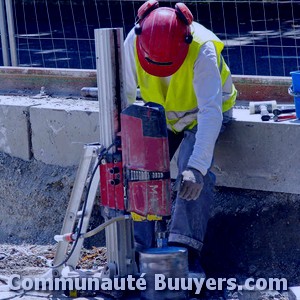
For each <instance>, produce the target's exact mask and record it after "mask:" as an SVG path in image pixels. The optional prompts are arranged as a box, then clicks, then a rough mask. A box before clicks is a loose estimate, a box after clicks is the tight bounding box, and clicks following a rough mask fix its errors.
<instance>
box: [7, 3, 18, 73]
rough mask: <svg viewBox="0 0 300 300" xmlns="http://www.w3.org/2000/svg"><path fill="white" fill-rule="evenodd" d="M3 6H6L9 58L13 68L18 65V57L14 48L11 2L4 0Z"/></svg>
mask: <svg viewBox="0 0 300 300" xmlns="http://www.w3.org/2000/svg"><path fill="white" fill-rule="evenodd" d="M5 4H6V16H7V27H8V37H9V49H10V58H11V64H12V66H14V67H15V66H17V65H18V57H17V48H16V40H15V23H14V14H13V7H12V0H5Z"/></svg>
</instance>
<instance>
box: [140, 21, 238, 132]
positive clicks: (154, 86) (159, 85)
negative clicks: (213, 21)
mask: <svg viewBox="0 0 300 300" xmlns="http://www.w3.org/2000/svg"><path fill="white" fill-rule="evenodd" d="M192 28H193V29H194V31H193V41H192V43H191V44H190V46H189V51H188V54H187V57H186V59H185V61H184V62H183V64H182V65H181V67H180V68H179V69H178V70H177V71H176V72H175V73H174V74H173V75H172V77H171V79H170V83H169V85H168V86H166V84H165V83H164V81H162V80H161V79H160V78H159V77H156V76H152V75H150V74H149V73H147V72H145V71H144V70H143V68H142V67H141V65H140V63H139V60H138V57H137V53H136V47H135V60H136V69H137V80H138V86H139V87H140V92H141V96H142V98H143V99H144V100H145V101H147V102H148V101H151V102H155V103H158V104H161V105H162V106H163V107H164V109H165V112H166V118H167V124H168V128H169V129H171V130H173V131H174V132H180V131H182V130H183V129H186V128H193V127H194V126H195V125H196V124H197V112H198V103H197V98H196V95H195V91H194V87H193V77H194V74H193V70H194V63H195V61H196V59H197V57H198V55H199V51H200V49H201V46H202V45H203V44H204V43H206V42H208V41H211V42H213V43H214V46H215V49H216V52H217V58H218V65H219V70H220V76H221V80H222V86H224V85H225V83H226V81H227V79H228V78H229V77H230V76H231V74H230V70H229V68H228V66H227V65H226V63H225V61H224V59H223V57H222V55H221V52H222V50H223V48H224V44H223V42H222V41H221V40H220V39H219V38H218V37H217V36H216V35H215V34H214V33H213V32H211V31H210V30H208V29H206V28H205V27H203V26H202V25H200V24H198V23H193V25H192ZM236 94H237V91H236V89H235V87H234V85H232V92H231V93H230V94H229V95H227V96H226V97H224V96H223V104H222V111H223V112H225V111H227V110H229V109H230V108H232V107H233V105H234V103H235V99H236Z"/></svg>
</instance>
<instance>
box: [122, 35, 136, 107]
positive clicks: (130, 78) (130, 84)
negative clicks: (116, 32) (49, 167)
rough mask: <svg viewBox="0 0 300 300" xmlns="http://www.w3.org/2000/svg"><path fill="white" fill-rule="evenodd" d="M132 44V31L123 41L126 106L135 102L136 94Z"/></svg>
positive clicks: (133, 37) (133, 40)
mask: <svg viewBox="0 0 300 300" xmlns="http://www.w3.org/2000/svg"><path fill="white" fill-rule="evenodd" d="M134 42H135V33H134V29H132V30H131V31H130V32H129V33H128V35H127V37H126V39H125V41H124V54H125V82H126V84H125V93H126V96H127V97H126V98H127V101H128V103H127V105H128V104H132V103H133V102H134V101H135V100H136V92H137V75H136V65H135V57H134Z"/></svg>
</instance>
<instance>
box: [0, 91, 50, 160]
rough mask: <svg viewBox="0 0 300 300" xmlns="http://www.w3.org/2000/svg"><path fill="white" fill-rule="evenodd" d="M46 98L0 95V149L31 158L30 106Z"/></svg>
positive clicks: (16, 155)
mask: <svg viewBox="0 0 300 300" xmlns="http://www.w3.org/2000/svg"><path fill="white" fill-rule="evenodd" d="M45 101H46V100H44V99H34V98H29V97H15V96H0V151H3V152H5V153H8V154H10V155H11V156H14V157H18V158H22V159H24V160H29V159H30V158H31V157H32V153H31V138H30V122H29V108H30V107H31V106H33V105H39V104H41V103H45Z"/></svg>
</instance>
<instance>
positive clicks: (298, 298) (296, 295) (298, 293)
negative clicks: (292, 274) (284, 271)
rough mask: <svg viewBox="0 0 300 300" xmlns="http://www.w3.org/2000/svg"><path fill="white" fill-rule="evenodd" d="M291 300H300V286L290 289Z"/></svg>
mask: <svg viewBox="0 0 300 300" xmlns="http://www.w3.org/2000/svg"><path fill="white" fill-rule="evenodd" d="M289 296H290V300H300V286H292V287H290V288H289Z"/></svg>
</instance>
